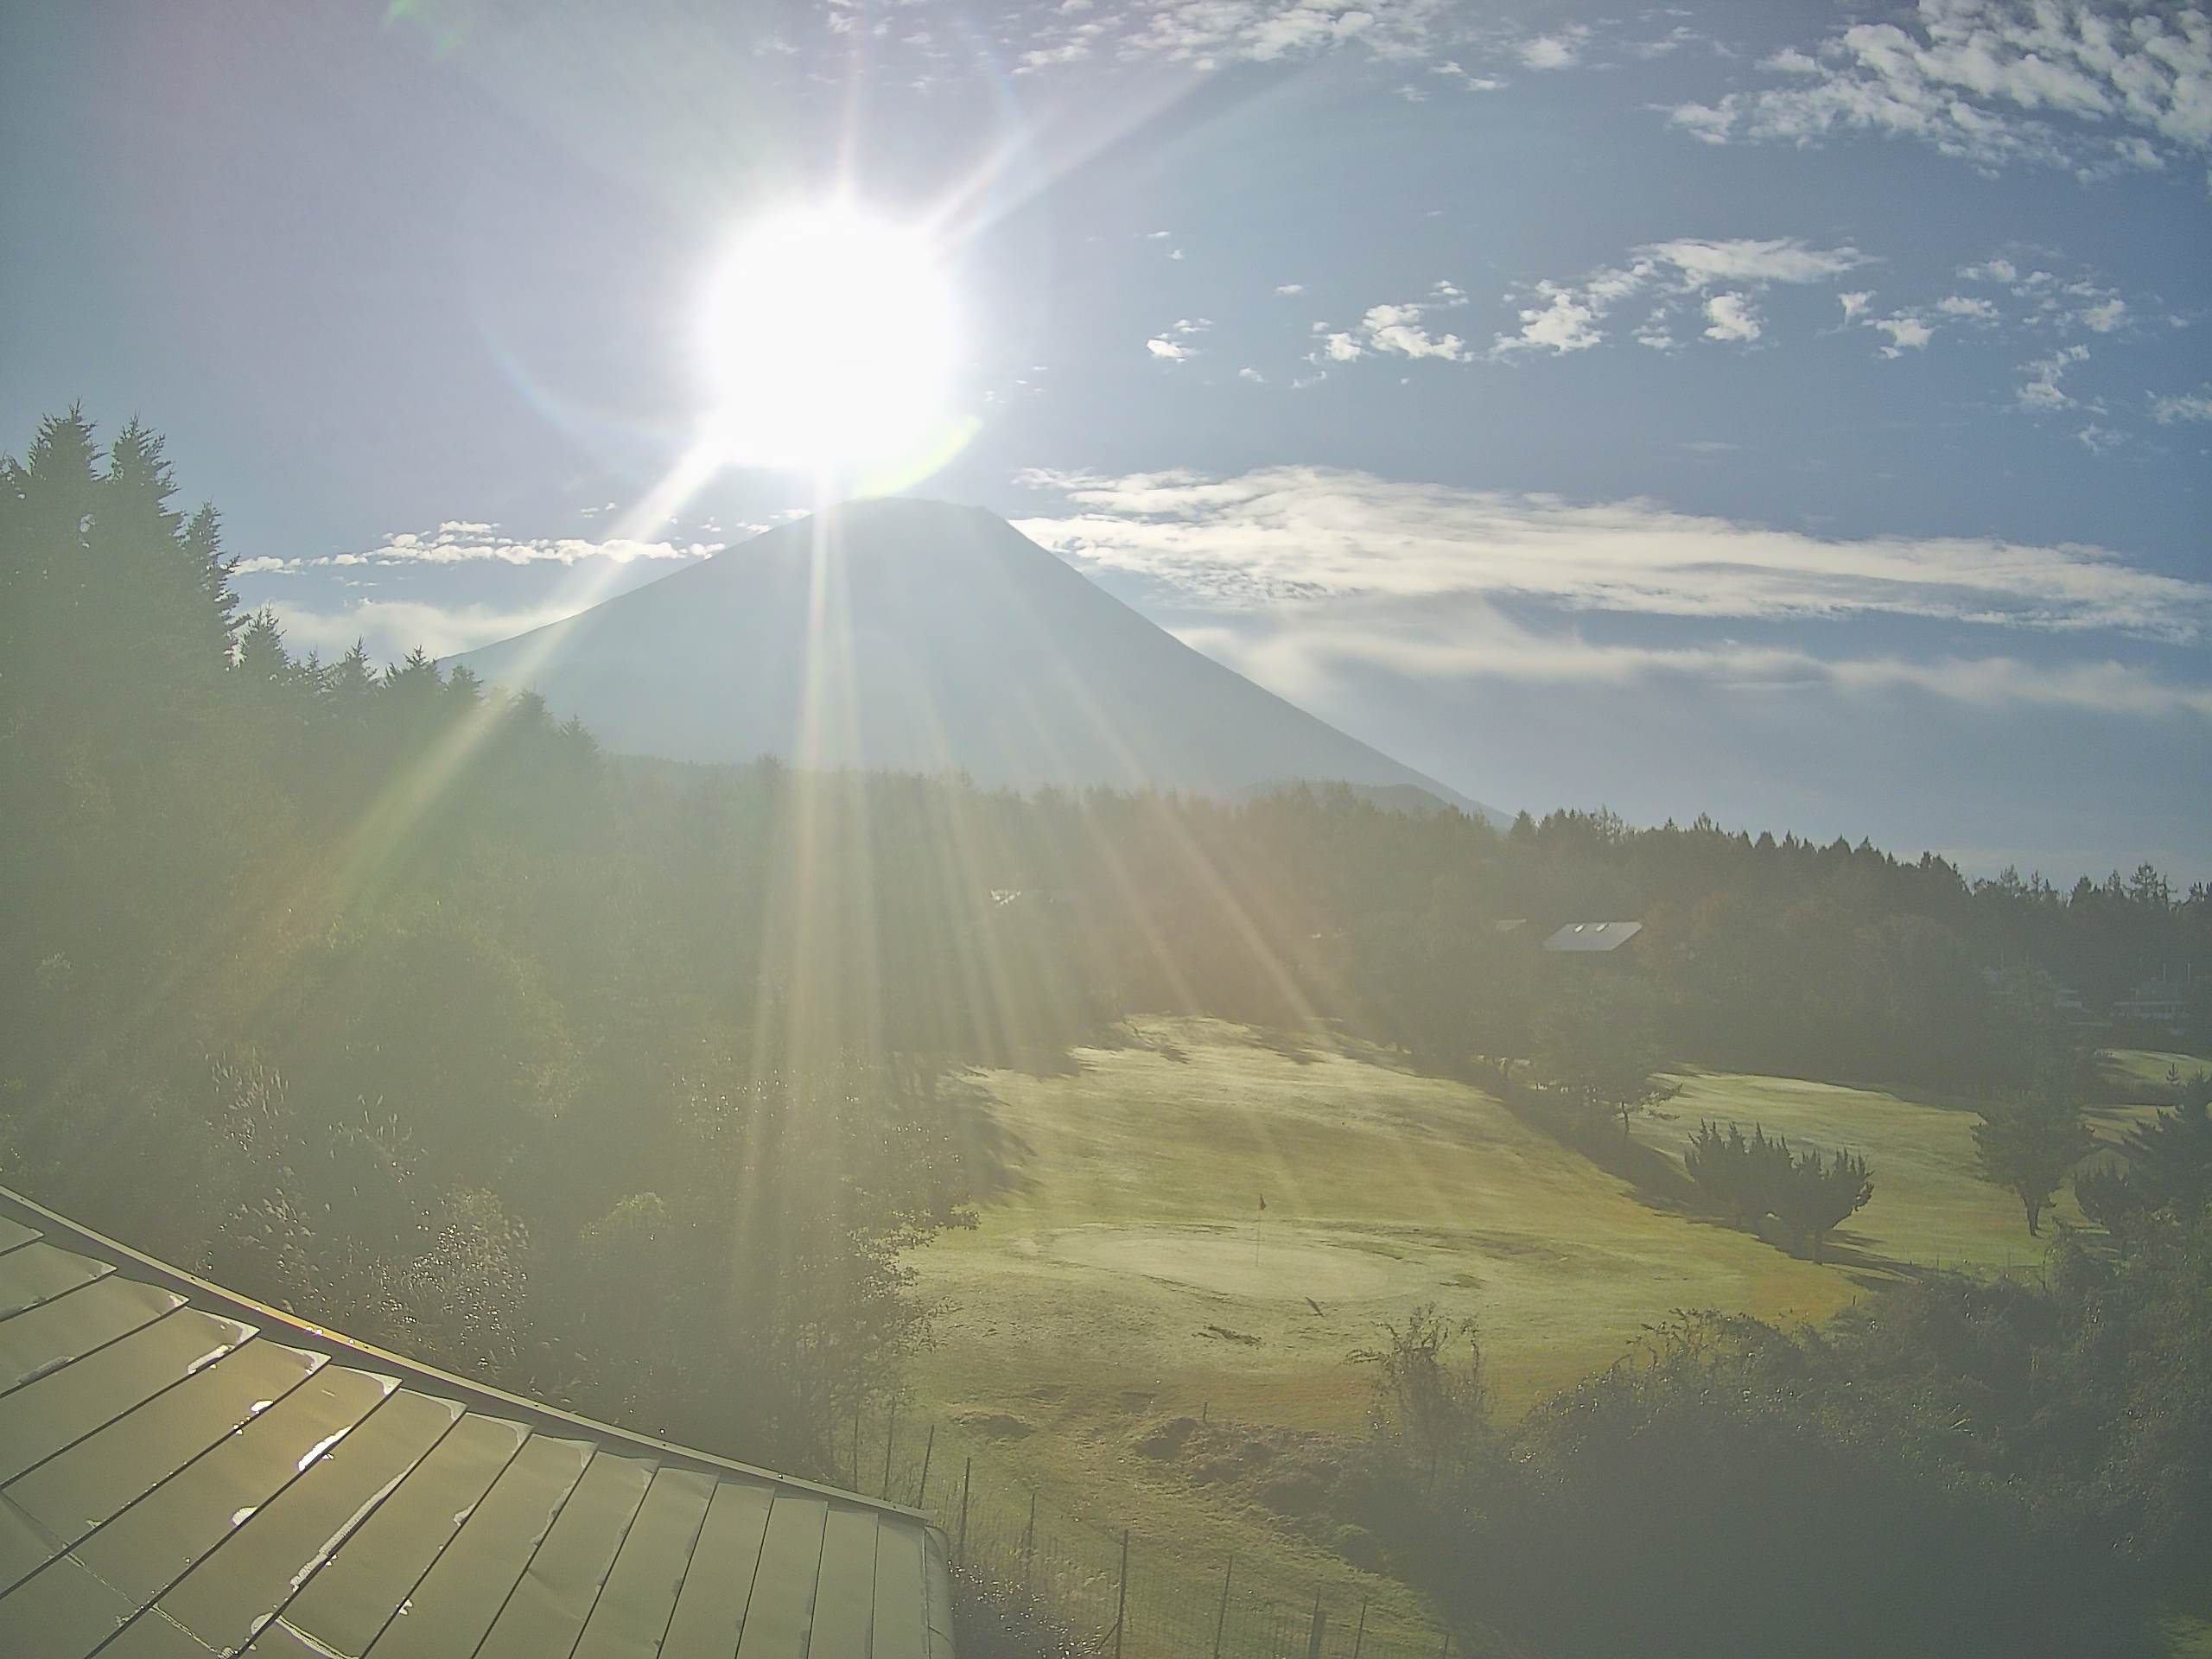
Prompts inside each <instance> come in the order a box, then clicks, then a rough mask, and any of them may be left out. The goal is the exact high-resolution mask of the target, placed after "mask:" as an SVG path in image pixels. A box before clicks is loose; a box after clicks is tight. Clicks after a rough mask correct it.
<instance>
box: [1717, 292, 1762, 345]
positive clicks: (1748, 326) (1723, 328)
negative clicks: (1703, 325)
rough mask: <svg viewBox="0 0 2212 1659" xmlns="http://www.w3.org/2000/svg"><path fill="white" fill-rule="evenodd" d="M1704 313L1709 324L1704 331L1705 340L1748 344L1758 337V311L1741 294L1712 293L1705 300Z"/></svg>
mask: <svg viewBox="0 0 2212 1659" xmlns="http://www.w3.org/2000/svg"><path fill="white" fill-rule="evenodd" d="M1705 315H1706V320H1707V323H1708V324H1709V325H1710V326H1709V327H1707V329H1706V331H1705V337H1706V338H1707V340H1741V341H1743V342H1745V344H1749V343H1750V342H1751V341H1752V340H1757V339H1758V337H1759V319H1758V312H1757V311H1755V310H1753V309H1752V308H1751V302H1750V301H1749V300H1746V299H1745V297H1744V296H1742V295H1741V294H1716V295H1714V296H1713V297H1712V298H1711V299H1709V300H1707V302H1705Z"/></svg>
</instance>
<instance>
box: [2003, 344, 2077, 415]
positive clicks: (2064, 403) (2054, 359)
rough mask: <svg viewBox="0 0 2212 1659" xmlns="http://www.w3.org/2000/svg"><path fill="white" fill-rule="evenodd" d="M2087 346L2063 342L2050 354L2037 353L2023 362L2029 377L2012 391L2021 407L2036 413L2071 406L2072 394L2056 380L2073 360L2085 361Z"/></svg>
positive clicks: (2062, 377) (2025, 372) (2072, 403)
mask: <svg viewBox="0 0 2212 1659" xmlns="http://www.w3.org/2000/svg"><path fill="white" fill-rule="evenodd" d="M2088 355H2089V348H2088V346H2060V347H2059V348H2058V349H2057V350H2056V351H2055V352H2053V353H2051V354H2050V356H2049V357H2039V358H2037V359H2035V360H2034V361H2033V362H2031V363H2024V364H2022V365H2020V366H2021V372H2023V373H2024V374H2025V375H2026V376H2027V377H2028V378H2026V379H2025V380H2024V381H2022V382H2021V383H2020V385H2019V388H2018V390H2017V391H2015V392H2014V393H2013V397H2014V399H2015V400H2016V401H2017V402H2018V404H2019V405H2020V407H2021V408H2023V409H2025V410H2033V411H2034V412H2035V413H2037V414H2039V415H2042V414H2049V413H2050V412H2051V411H2053V410H2061V409H2071V408H2073V407H2074V398H2073V397H2072V396H2071V394H2069V392H2068V391H2066V390H2065V389H2064V388H2063V386H2061V385H2059V382H2060V381H2062V380H2063V379H2064V378H2066V372H2067V371H2068V370H2069V369H2070V368H2072V367H2073V366H2074V365H2075V364H2076V363H2082V362H2086V361H2087V360H2088Z"/></svg>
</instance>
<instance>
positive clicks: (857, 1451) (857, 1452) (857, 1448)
mask: <svg viewBox="0 0 2212 1659" xmlns="http://www.w3.org/2000/svg"><path fill="white" fill-rule="evenodd" d="M860 1489H861V1396H860V1394H859V1391H858V1390H857V1389H856V1390H855V1391H854V1394H853V1490H854V1491H856V1492H857V1491H860Z"/></svg>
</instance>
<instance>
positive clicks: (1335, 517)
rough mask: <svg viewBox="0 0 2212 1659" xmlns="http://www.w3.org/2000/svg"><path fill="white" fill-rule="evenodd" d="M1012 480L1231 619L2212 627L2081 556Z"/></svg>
mask: <svg viewBox="0 0 2212 1659" xmlns="http://www.w3.org/2000/svg"><path fill="white" fill-rule="evenodd" d="M1023 481H1024V482H1026V483H1028V484H1030V485H1032V486H1035V487H1039V488H1043V489H1048V490H1051V491H1052V492H1054V493H1057V494H1058V497H1059V498H1060V501H1061V505H1062V509H1063V510H1062V511H1061V512H1058V514H1056V515H1053V516H1049V517H1039V518H1031V519H1028V520H1026V521H1025V522H1024V523H1023V524H1022V525H1021V528H1022V529H1023V530H1024V531H1025V532H1026V533H1027V534H1029V535H1031V536H1033V537H1036V538H1037V539H1038V540H1039V541H1041V542H1043V543H1045V544H1046V545H1047V546H1050V547H1053V548H1057V549H1058V550H1061V551H1062V552H1064V553H1066V554H1068V555H1070V556H1074V557H1077V558H1080V559H1083V560H1085V561H1088V562H1091V563H1097V564H1101V565H1105V566H1109V567H1112V568H1114V569H1122V570H1128V571H1131V572H1134V573H1137V574H1140V575H1145V576H1147V577H1150V578H1153V579H1154V580H1157V581H1160V582H1164V583H1166V584H1167V585H1169V586H1170V587H1172V588H1175V589H1176V590H1177V591H1179V593H1181V594H1184V595H1185V597H1186V598H1188V599H1190V600H1192V601H1195V602H1198V603H1202V604H1206V605H1211V606H1216V607H1221V608H1224V609H1228V610H1244V609H1251V608H1255V607H1259V608H1266V607H1273V606H1278V605H1281V604H1286V603H1300V604H1303V603H1306V602H1308V601H1311V602H1314V603H1317V604H1324V605H1325V604H1327V603H1333V602H1335V601H1351V602H1357V603H1385V604H1389V605H1392V606H1397V607H1409V609H1410V611H1411V612H1412V613H1419V612H1420V611H1421V609H1422V607H1425V606H1427V605H1429V604H1432V603H1433V602H1435V601H1440V600H1442V599H1446V598H1450V597H1454V596H1456V597H1458V598H1461V599H1472V600H1480V601H1485V602H1489V601H1500V600H1516V599H1517V600H1526V601H1538V602H1541V603H1544V604H1548V605H1550V606H1553V607H1557V608H1559V609H1561V610H1565V611H1609V612H1620V613H1636V614H1642V615H1647V616H1673V617H1684V618H1704V619H1731V618H1732V619H1742V620H1790V619H1820V618H1827V619H1834V618H1843V617H1848V616H1855V615H1866V614H1885V615H1897V616H1910V617H1923V618H1931V619H1936V620H1943V621H1947V622H1951V623H1955V624H1959V625H1961V626H1979V627H1987V628H2011V629H2026V630H2034V631H2037V632H2084V631H2089V630H2105V631H2109V632H2118V633H2124V634H2133V635H2139V636H2142V637H2145V638H2150V639H2161V640H2165V641H2170V642H2174V643H2192V642H2195V641H2196V640H2198V639H2201V638H2202V636H2203V634H2204V633H2205V632H2207V630H2208V629H2212V585H2208V584H2206V583H2204V582H2191V581H2187V580H2184V579H2183V578H2180V577H2177V576H2170V575H2161V574H2158V573H2157V572H2154V571H2149V570H2142V569H2136V568H2134V567H2132V566H2130V565H2129V564H2127V563H2126V562H2125V561H2124V560H2122V559H2121V558H2120V556H2118V555H2116V554H2114V553H2112V552H2109V551H2107V550H2103V549H2100V548H2094V547H2083V546H2078V545H2073V544H2061V545H2055V546H2037V545H2030V544H2023V543H2013V542H2005V541H1999V540H1995V539H1992V538H1988V537H1870V538H1865V539H1858V540H1845V539H1829V538H1822V537H1815V536H1810V535H1807V534H1804V533H1802V532H1799V531H1785V530H1776V529H1771V528H1769V527H1767V526H1764V525H1760V524H1744V523H1738V522H1736V521H1733V520H1730V519H1726V518H1711V517H1703V516H1699V515H1695V514H1689V513H1681V512H1673V511H1671V510H1669V509H1668V508H1665V507H1663V506H1660V505H1656V504H1654V503H1652V502H1649V501H1644V500H1629V501H1617V502H1604V503H1574V502H1569V501H1567V500H1563V499H1560V498H1559V497H1557V496H1550V495H1521V494H1511V493H1502V492H1497V491H1481V490H1461V489H1452V488H1447V487H1446V486H1439V485H1421V484H1404V483H1396V482H1393V481H1390V480H1384V479H1381V478H1376V477H1375V476H1373V475H1372V474H1365V473H1358V472H1351V471H1344V470H1338V469H1331V468H1325V467H1270V468H1266V469H1263V470H1261V471H1257V472H1253V473H1247V474H1243V475H1242V476H1239V477H1235V478H1226V479H1216V478H1211V477H1207V476H1205V475H1203V474H1194V473H1166V474H1132V475H1129V476H1127V477H1119V478H1114V477H1098V476H1093V475H1090V474H1052V473H1033V474H1026V475H1025V477H1024V480H1023Z"/></svg>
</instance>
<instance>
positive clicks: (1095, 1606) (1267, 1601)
mask: <svg viewBox="0 0 2212 1659" xmlns="http://www.w3.org/2000/svg"><path fill="white" fill-rule="evenodd" d="M850 1440H851V1447H852V1452H851V1455H850V1456H849V1458H848V1459H846V1462H847V1463H848V1466H847V1467H845V1468H843V1469H842V1470H841V1471H840V1472H841V1475H842V1478H844V1479H845V1480H847V1481H848V1482H849V1484H851V1486H852V1487H853V1489H854V1490H855V1491H864V1492H869V1493H873V1494H875V1495H877V1496H880V1497H885V1498H887V1499H888V1500H889V1501H891V1502H893V1503H904V1504H906V1505H908V1506H910V1507H912V1508H914V1509H918V1510H922V1511H923V1512H924V1513H925V1514H926V1515H928V1516H929V1517H930V1519H931V1520H932V1521H933V1522H936V1523H937V1524H938V1526H939V1527H941V1528H943V1529H944V1535H945V1538H946V1540H947V1541H948V1543H949V1545H950V1549H951V1553H952V1558H953V1561H954V1564H955V1567H956V1568H957V1570H959V1571H962V1572H964V1573H969V1574H972V1575H974V1576H975V1577H976V1578H977V1579H978V1580H981V1581H982V1582H983V1583H985V1584H988V1586H992V1587H993V1588H994V1589H995V1590H998V1591H1000V1592H1004V1593H1005V1594H1007V1596H1009V1597H1011V1598H1014V1599H1017V1600H1019V1601H1020V1602H1021V1603H1024V1604H1026V1605H1032V1606H1034V1607H1035V1608H1036V1609H1037V1610H1038V1611H1039V1613H1040V1614H1041V1615H1042V1616H1043V1617H1044V1618H1045V1619H1046V1621H1047V1622H1049V1624H1051V1625H1052V1627H1053V1628H1054V1629H1055V1630H1058V1631H1061V1632H1064V1633H1065V1636H1066V1637H1067V1639H1068V1642H1069V1645H1070V1646H1071V1647H1072V1648H1073V1649H1075V1651H1077V1653H1080V1654H1083V1655H1087V1656H1096V1659H1450V1656H1451V1655H1452V1652H1453V1651H1454V1649H1455V1644H1454V1643H1453V1641H1452V1637H1451V1635H1450V1634H1449V1632H1448V1631H1447V1630H1446V1628H1445V1627H1444V1626H1442V1625H1440V1624H1436V1623H1434V1622H1433V1620H1431V1619H1429V1618H1425V1617H1421V1616H1420V1615H1417V1614H1414V1613H1411V1612H1409V1611H1408V1607H1407V1606H1406V1605H1405V1604H1406V1603H1407V1602H1408V1601H1409V1600H1410V1599H1411V1598H1410V1596H1406V1597H1396V1596H1393V1597H1390V1598H1389V1601H1388V1605H1385V1604H1384V1603H1381V1602H1378V1601H1377V1600H1376V1598H1375V1597H1374V1596H1373V1595H1372V1594H1371V1593H1370V1592H1369V1591H1367V1590H1363V1588H1362V1586H1361V1585H1360V1583H1359V1581H1358V1580H1357V1576H1356V1575H1355V1574H1354V1573H1352V1572H1351V1569H1350V1568H1349V1567H1345V1568H1344V1569H1341V1570H1338V1571H1335V1572H1328V1571H1321V1572H1317V1573H1314V1574H1313V1577H1312V1579H1311V1580H1310V1582H1309V1583H1306V1584H1301V1585H1299V1586H1297V1587H1296V1588H1295V1589H1294V1587H1293V1586H1292V1585H1290V1584H1288V1583H1287V1582H1286V1573H1285V1572H1284V1570H1283V1568H1282V1566H1281V1563H1280V1562H1274V1563H1268V1564H1260V1563H1255V1562H1250V1561H1247V1562H1244V1563H1239V1562H1238V1561H1237V1560H1236V1558H1235V1556H1234V1555H1232V1554H1230V1553H1228V1552H1227V1551H1226V1550H1225V1549H1224V1551H1222V1552H1221V1553H1219V1554H1217V1555H1214V1556H1212V1557H1211V1558H1210V1559H1209V1558H1206V1557H1205V1556H1204V1555H1203V1554H1197V1555H1194V1554H1192V1552H1191V1551H1189V1550H1187V1549H1185V1548H1179V1547H1175V1546H1170V1545H1166V1544H1163V1543H1161V1542H1159V1541H1155V1540H1151V1539H1147V1537H1146V1536H1145V1535H1144V1531H1143V1529H1142V1528H1141V1527H1135V1528H1131V1527H1123V1528H1120V1529H1116V1528H1115V1527H1112V1526H1109V1525H1107V1524H1104V1523H1103V1522H1099V1521H1096V1520H1093V1519H1090V1518H1087V1517H1084V1516H1078V1515H1076V1514H1073V1513H1071V1511H1069V1510H1066V1509H1064V1508H1062V1507H1061V1506H1060V1505H1058V1504H1057V1503H1052V1502H1051V1501H1049V1500H1047V1499H1045V1498H1043V1497H1040V1496H1039V1493H1038V1492H1037V1491H1036V1490H1035V1488H1034V1487H1033V1486H1031V1485H1029V1484H1026V1483H1025V1482H1023V1481H1022V1480H1021V1479H1020V1478H1018V1477H1015V1476H1013V1475H1011V1474H1009V1473H1007V1471H1004V1470H1003V1469H1001V1468H998V1467H996V1466H995V1465H994V1464H993V1462H992V1460H991V1459H988V1456H987V1455H978V1454H977V1453H976V1451H975V1449H974V1447H973V1445H972V1444H971V1443H970V1442H969V1440H967V1438H966V1437H965V1436H963V1435H961V1434H959V1433H957V1430H956V1429H954V1428H953V1427H952V1426H950V1425H948V1424H944V1423H940V1422H938V1421H934V1420H932V1419H931V1418H929V1417H927V1416H925V1415H924V1414H921V1413H919V1412H917V1411H915V1410H913V1409H912V1408H911V1407H906V1406H899V1407H880V1408H871V1409H869V1410H868V1412H867V1413H865V1414H863V1415H861V1416H856V1417H855V1420H854V1427H853V1429H852V1431H851V1433H850ZM844 1449H845V1448H841V1451H842V1450H844Z"/></svg>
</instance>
